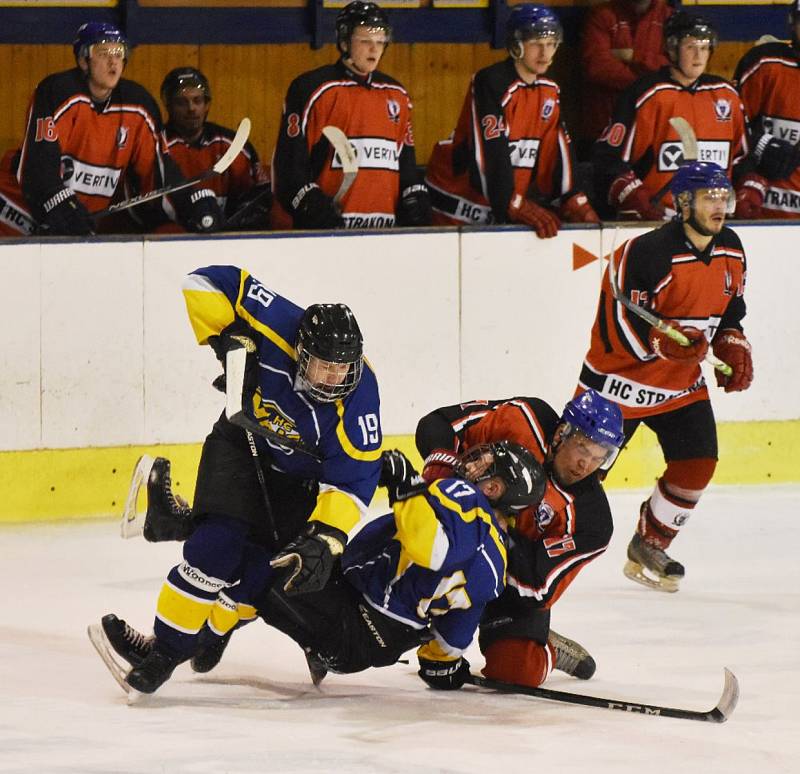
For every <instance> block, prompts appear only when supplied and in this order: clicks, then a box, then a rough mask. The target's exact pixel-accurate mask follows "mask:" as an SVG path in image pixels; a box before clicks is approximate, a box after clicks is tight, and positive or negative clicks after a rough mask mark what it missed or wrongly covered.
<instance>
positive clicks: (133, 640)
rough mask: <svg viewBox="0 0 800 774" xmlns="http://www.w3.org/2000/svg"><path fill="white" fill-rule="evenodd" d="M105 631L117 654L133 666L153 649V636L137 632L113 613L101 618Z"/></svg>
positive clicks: (140, 661)
mask: <svg viewBox="0 0 800 774" xmlns="http://www.w3.org/2000/svg"><path fill="white" fill-rule="evenodd" d="M100 625H101V626H102V627H103V633H104V634H105V636H106V639H107V640H108V644H109V645H111V647H112V648H113V649H114V651H115V652H116V653H117V655H119V656H121V657H122V658H124V659H125V661H127V662H128V663H129V664H130V665H131V666H132V667H137V666H139V665H140V664H141V663H142V662H143V661H144V660H145V659H146V658H147V657H148V656H149V655H150V651H151V650H152V649H153V639H154V638H153V636H152V635H151V636H149V637H148V636H146V635H144V634H142V633H141V632H137V631H136V629H134V628H133V627H132V626H131V625H130V624H127V623H125V621H123V620H122V619H121V618H117V616H115V615H114V614H113V613H109V614H108V615H104V616H103V617H102V619H101V620H100Z"/></svg>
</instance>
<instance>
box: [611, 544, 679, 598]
mask: <svg viewBox="0 0 800 774" xmlns="http://www.w3.org/2000/svg"><path fill="white" fill-rule="evenodd" d="M623 572H624V573H625V577H626V578H630V579H631V580H632V581H636V583H641V584H642V585H643V586H647V587H648V588H650V589H655V590H657V591H666V592H668V593H674V592H676V591H677V590H678V585H679V584H680V581H681V578H683V576H684V575H685V573H686V571H685V570H684V568H683V565H682V564H681V563H680V562H676V561H675V560H674V559H672V558H671V557H670V556H668V555H667V553H666V551H664V550H662V549H661V548H659V547H658V546H656V545H653V544H652V543H648V542H647V541H645V539H644V538H643V537H642V536H641V535H640V534H639V533H638V532H637V533H636V534H635V535H634V536H633V538H632V539H631V542H630V543H629V544H628V561H627V562H625V567H624V568H623Z"/></svg>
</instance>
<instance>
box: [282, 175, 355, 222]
mask: <svg viewBox="0 0 800 774" xmlns="http://www.w3.org/2000/svg"><path fill="white" fill-rule="evenodd" d="M292 211H293V212H294V227H295V228H299V229H307V228H342V227H343V226H344V219H343V218H342V216H341V215H340V214H339V213H338V212H337V210H336V207H335V206H334V204H333V199H331V197H330V196H326V195H325V194H324V193H322V189H321V188H320V187H319V186H318V185H317V184H316V183H309V184H308V185H304V186H303V187H302V188H301V189H300V190H299V191H298V192H297V194H296V195H295V197H294V199H292Z"/></svg>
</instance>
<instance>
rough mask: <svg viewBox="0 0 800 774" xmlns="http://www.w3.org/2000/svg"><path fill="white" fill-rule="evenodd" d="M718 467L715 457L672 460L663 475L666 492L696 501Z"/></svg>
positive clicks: (666, 493)
mask: <svg viewBox="0 0 800 774" xmlns="http://www.w3.org/2000/svg"><path fill="white" fill-rule="evenodd" d="M716 467H717V461H716V460H715V459H714V458H713V457H697V458H695V459H692V460H670V461H669V462H668V463H667V469H666V470H665V471H664V475H663V476H662V477H661V481H662V482H663V483H664V484H665V485H666V491H664V494H665V495H668V496H669V495H671V496H673V497H677V498H680V499H682V500H686V501H689V502H695V503H696V502H697V501H698V500H699V499H700V495H701V494H702V493H703V490H704V489H705V488H706V487H707V486H708V484H709V483H710V481H711V479H712V477H713V476H714V470H715V469H716ZM695 494H696V497H695V496H694V495H695Z"/></svg>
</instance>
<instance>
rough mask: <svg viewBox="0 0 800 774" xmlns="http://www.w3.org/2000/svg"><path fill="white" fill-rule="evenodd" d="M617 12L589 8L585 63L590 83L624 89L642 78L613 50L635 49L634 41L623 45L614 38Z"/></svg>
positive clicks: (583, 47)
mask: <svg viewBox="0 0 800 774" xmlns="http://www.w3.org/2000/svg"><path fill="white" fill-rule="evenodd" d="M613 24H614V12H613V11H612V10H611V9H610V8H595V9H593V10H591V11H589V14H588V16H587V19H586V25H585V26H584V28H583V36H582V38H581V64H582V65H583V72H584V77H585V79H586V81H587V83H597V84H600V85H601V86H606V87H608V88H611V89H615V90H621V89H624V88H627V87H628V86H630V85H631V84H632V83H633V82H634V81H635V80H636V78H637V77H638V75H637V73H636V71H635V70H634V69H633V68H632V67H630V66H629V65H628V64H626V63H625V62H621V61H620V60H619V59H617V58H616V57H615V56H613V54H612V53H611V49H612V48H633V43H632V42H629V44H628V45H625V46H623V45H619V44H618V43H617V42H615V41H612V29H613Z"/></svg>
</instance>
